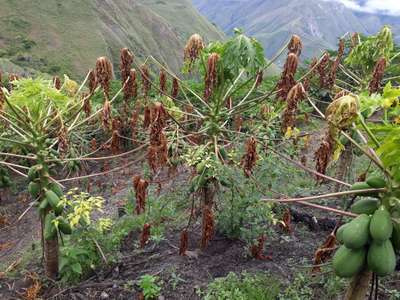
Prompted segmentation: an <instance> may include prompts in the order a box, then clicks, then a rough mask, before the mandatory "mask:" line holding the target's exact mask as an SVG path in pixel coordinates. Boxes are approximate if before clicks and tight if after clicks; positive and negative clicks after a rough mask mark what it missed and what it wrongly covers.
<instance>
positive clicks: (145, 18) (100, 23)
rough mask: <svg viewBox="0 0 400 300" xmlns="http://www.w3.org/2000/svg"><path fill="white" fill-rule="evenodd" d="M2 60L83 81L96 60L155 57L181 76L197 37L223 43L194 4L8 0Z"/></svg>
mask: <svg viewBox="0 0 400 300" xmlns="http://www.w3.org/2000/svg"><path fill="white" fill-rule="evenodd" d="M2 2H3V3H2V6H1V10H0V57H3V58H9V59H10V60H11V61H12V62H13V63H15V64H17V65H20V66H33V67H34V68H36V69H38V70H40V71H43V72H46V73H50V74H52V73H70V74H72V75H74V76H82V75H83V74H84V73H85V72H86V71H87V69H88V68H89V67H91V66H93V64H94V62H95V59H96V58H97V57H98V56H101V55H107V56H110V57H112V58H113V59H114V63H117V62H118V56H119V49H120V48H122V47H129V48H131V49H132V50H133V51H134V53H135V55H137V56H139V57H144V56H146V55H149V54H152V55H154V56H155V57H157V58H158V59H159V60H162V61H164V62H168V65H169V66H170V67H171V68H172V69H174V70H178V69H179V66H180V64H181V62H182V52H183V51H182V48H183V46H184V44H185V42H186V39H187V38H188V37H189V36H190V35H191V34H192V33H200V34H201V35H203V36H204V37H205V39H206V40H215V39H221V38H223V34H222V33H221V32H220V31H219V30H218V29H216V27H215V26H213V25H212V24H210V23H209V22H208V21H207V20H206V19H205V18H204V17H203V16H201V15H200V14H199V13H198V12H197V10H196V9H195V8H194V7H193V6H192V4H191V3H190V1H188V0H168V1H162V0H84V1H82V0H68V1H62V0H40V1H31V0H5V1H2Z"/></svg>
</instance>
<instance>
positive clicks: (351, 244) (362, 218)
mask: <svg viewBox="0 0 400 300" xmlns="http://www.w3.org/2000/svg"><path fill="white" fill-rule="evenodd" d="M370 221H371V218H370V217H369V216H368V215H366V214H362V215H359V216H358V217H357V218H355V219H353V220H352V221H351V222H350V223H348V225H347V226H346V228H344V230H343V243H344V245H345V246H346V247H347V248H349V249H358V248H361V247H363V246H365V245H366V244H367V243H368V239H369V227H370Z"/></svg>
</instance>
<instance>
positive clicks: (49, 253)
mask: <svg viewBox="0 0 400 300" xmlns="http://www.w3.org/2000/svg"><path fill="white" fill-rule="evenodd" d="M43 232H44V222H42V246H43V252H44V266H45V273H46V276H47V277H49V278H51V279H53V280H56V279H57V277H58V258H59V246H58V235H57V234H56V235H55V236H54V237H53V238H52V239H48V240H46V239H45V238H44V237H43Z"/></svg>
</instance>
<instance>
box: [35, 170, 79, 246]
mask: <svg viewBox="0 0 400 300" xmlns="http://www.w3.org/2000/svg"><path fill="white" fill-rule="evenodd" d="M49 178H50V176H49V174H48V172H47V170H46V168H45V167H44V166H43V165H40V164H38V165H34V166H32V167H31V168H30V169H29V172H28V179H29V181H30V182H29V184H28V192H29V194H30V195H31V196H32V198H33V199H36V200H37V201H38V210H39V213H40V215H41V216H45V219H44V238H45V239H46V240H49V239H52V238H54V237H56V235H57V230H59V231H60V232H61V233H63V234H71V233H72V228H71V226H70V224H69V223H68V222H67V221H66V220H65V219H64V217H63V216H62V213H63V211H64V207H63V206H62V205H60V198H61V197H62V196H63V191H62V189H61V188H60V186H59V185H58V184H56V183H55V182H52V181H50V180H49Z"/></svg>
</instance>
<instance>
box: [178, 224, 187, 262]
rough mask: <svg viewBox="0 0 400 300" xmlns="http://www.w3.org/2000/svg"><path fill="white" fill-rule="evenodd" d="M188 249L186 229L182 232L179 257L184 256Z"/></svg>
mask: <svg viewBox="0 0 400 300" xmlns="http://www.w3.org/2000/svg"><path fill="white" fill-rule="evenodd" d="M188 248H189V234H188V232H187V230H186V229H184V230H182V232H181V237H180V244H179V255H180V256H185V255H186V251H187V250H188Z"/></svg>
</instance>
